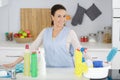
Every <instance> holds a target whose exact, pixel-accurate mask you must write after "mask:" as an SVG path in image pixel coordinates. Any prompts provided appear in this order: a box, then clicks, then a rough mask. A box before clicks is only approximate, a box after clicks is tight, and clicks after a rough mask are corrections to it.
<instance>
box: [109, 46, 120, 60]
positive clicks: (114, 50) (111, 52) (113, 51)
mask: <svg viewBox="0 0 120 80" xmlns="http://www.w3.org/2000/svg"><path fill="white" fill-rule="evenodd" d="M117 51H118V49H117V48H115V47H113V48H112V49H111V51H110V52H109V54H108V56H107V62H111V61H112V59H113V58H114V56H115V55H116V53H117Z"/></svg>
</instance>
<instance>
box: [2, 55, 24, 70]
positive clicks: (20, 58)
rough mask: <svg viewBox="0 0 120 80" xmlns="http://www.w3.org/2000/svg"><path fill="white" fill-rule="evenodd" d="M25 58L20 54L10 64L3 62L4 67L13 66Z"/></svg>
mask: <svg viewBox="0 0 120 80" xmlns="http://www.w3.org/2000/svg"><path fill="white" fill-rule="evenodd" d="M23 60H24V58H23V56H20V57H19V58H18V59H17V60H16V61H15V62H13V63H10V64H3V66H4V67H6V68H12V67H14V66H15V65H16V64H18V63H20V62H22V61H23Z"/></svg>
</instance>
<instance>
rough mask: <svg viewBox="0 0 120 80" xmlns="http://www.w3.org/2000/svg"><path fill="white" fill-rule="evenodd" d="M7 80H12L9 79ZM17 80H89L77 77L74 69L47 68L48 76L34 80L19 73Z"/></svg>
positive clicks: (34, 79)
mask: <svg viewBox="0 0 120 80" xmlns="http://www.w3.org/2000/svg"><path fill="white" fill-rule="evenodd" d="M1 79H2V78H1ZM4 79H5V78H4ZM4 79H3V80H4ZM5 80H11V79H9V78H8V79H5ZM16 80H89V79H88V78H85V77H84V76H82V77H77V76H76V75H75V74H74V68H47V74H46V76H42V75H41V76H40V75H39V76H38V77H37V78H32V77H26V76H24V75H23V73H17V74H16Z"/></svg>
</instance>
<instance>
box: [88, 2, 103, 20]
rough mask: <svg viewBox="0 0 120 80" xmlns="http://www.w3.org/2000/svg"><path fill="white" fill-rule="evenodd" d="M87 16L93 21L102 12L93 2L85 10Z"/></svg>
mask: <svg viewBox="0 0 120 80" xmlns="http://www.w3.org/2000/svg"><path fill="white" fill-rule="evenodd" d="M86 14H87V16H88V17H89V18H90V19H91V20H92V21H93V20H95V19H96V18H97V17H98V16H100V15H101V14H102V12H101V11H100V10H99V9H98V8H97V6H96V5H95V4H93V5H92V6H91V7H90V8H88V9H87V10H86Z"/></svg>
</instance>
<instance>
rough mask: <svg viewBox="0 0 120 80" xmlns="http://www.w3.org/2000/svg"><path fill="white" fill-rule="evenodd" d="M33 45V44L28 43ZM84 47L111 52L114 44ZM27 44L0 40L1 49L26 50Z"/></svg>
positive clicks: (87, 44)
mask: <svg viewBox="0 0 120 80" xmlns="http://www.w3.org/2000/svg"><path fill="white" fill-rule="evenodd" d="M28 44H31V43H28ZM81 45H82V46H83V47H86V48H88V50H90V51H92V50H110V49H111V48H112V44H104V43H81ZM24 46H25V43H16V42H15V41H4V40H0V49H4V48H5V49H6V48H7V49H24Z"/></svg>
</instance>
